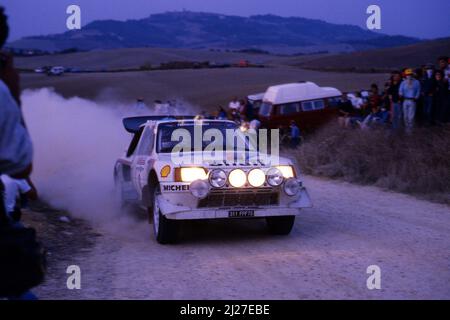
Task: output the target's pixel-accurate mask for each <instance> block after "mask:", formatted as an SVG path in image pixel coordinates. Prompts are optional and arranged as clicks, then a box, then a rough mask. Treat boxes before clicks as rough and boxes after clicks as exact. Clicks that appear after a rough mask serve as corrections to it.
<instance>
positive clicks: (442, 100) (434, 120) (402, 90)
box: [339, 56, 450, 133]
mask: <svg viewBox="0 0 450 320" xmlns="http://www.w3.org/2000/svg"><path fill="white" fill-rule="evenodd" d="M449 78H450V66H449V58H448V57H447V56H442V57H439V58H438V64H437V66H435V65H434V64H432V63H428V64H426V65H423V66H422V67H421V68H418V69H415V70H413V69H410V68H404V69H402V70H399V71H393V72H392V73H391V76H390V78H389V79H388V81H387V82H386V83H385V85H384V87H383V89H382V90H380V88H379V87H378V85H377V84H372V85H371V87H370V90H368V91H361V92H357V93H344V94H343V97H342V100H341V102H340V104H339V124H340V125H341V126H344V127H352V128H355V127H356V128H362V129H367V128H372V127H376V126H384V127H391V128H392V129H393V130H402V129H404V130H405V131H406V132H408V133H410V132H412V130H413V128H414V127H415V126H417V125H421V126H434V125H444V124H446V123H449V122H450V83H449Z"/></svg>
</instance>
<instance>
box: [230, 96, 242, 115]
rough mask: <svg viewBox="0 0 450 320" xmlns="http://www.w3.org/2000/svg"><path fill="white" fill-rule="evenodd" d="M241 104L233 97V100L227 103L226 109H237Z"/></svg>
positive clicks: (231, 110)
mask: <svg viewBox="0 0 450 320" xmlns="http://www.w3.org/2000/svg"><path fill="white" fill-rule="evenodd" d="M240 106H241V104H240V103H239V100H238V98H237V97H234V98H233V100H231V102H230V103H229V104H228V109H230V112H233V111H236V110H239V108H240Z"/></svg>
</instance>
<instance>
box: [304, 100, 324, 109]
mask: <svg viewBox="0 0 450 320" xmlns="http://www.w3.org/2000/svg"><path fill="white" fill-rule="evenodd" d="M322 109H325V102H324V101H323V100H314V101H306V102H302V110H303V111H313V110H322Z"/></svg>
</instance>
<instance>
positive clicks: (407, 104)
mask: <svg viewBox="0 0 450 320" xmlns="http://www.w3.org/2000/svg"><path fill="white" fill-rule="evenodd" d="M413 74H414V73H413V71H412V69H406V70H405V76H406V78H405V80H403V82H402V83H401V84H400V90H399V94H400V97H401V98H402V99H403V120H404V123H405V128H406V131H407V132H409V133H410V132H411V131H412V129H413V127H414V120H415V116H416V106H417V100H418V99H419V98H420V83H419V81H417V80H416V79H414V77H413Z"/></svg>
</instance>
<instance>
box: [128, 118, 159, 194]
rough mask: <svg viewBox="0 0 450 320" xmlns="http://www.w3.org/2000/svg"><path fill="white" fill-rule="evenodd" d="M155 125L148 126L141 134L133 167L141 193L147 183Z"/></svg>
mask: <svg viewBox="0 0 450 320" xmlns="http://www.w3.org/2000/svg"><path fill="white" fill-rule="evenodd" d="M153 140H154V135H153V126H147V127H146V128H145V129H144V131H143V133H142V136H141V139H140V141H139V144H138V147H137V151H136V157H135V159H134V163H133V168H134V172H133V173H132V174H133V175H134V179H133V180H134V181H135V183H136V188H137V190H138V192H139V193H140V192H141V191H142V189H143V187H144V186H145V185H146V184H147V177H148V170H149V160H150V154H151V150H152V148H153Z"/></svg>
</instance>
